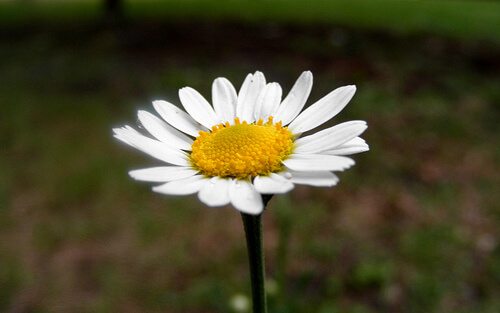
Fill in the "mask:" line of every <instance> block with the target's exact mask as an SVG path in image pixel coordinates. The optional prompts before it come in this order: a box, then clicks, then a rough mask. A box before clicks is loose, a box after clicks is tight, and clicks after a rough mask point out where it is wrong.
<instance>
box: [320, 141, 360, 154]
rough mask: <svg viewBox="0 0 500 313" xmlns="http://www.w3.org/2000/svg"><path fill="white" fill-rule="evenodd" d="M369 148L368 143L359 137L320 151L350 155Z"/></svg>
mask: <svg viewBox="0 0 500 313" xmlns="http://www.w3.org/2000/svg"><path fill="white" fill-rule="evenodd" d="M368 150H370V147H369V146H368V144H367V143H366V142H365V141H364V140H363V139H362V138H360V137H356V138H354V139H351V140H349V141H348V142H346V143H344V144H342V145H340V146H338V147H335V148H333V149H330V150H327V151H324V152H322V153H323V154H335V155H350V154H356V153H361V152H366V151H368Z"/></svg>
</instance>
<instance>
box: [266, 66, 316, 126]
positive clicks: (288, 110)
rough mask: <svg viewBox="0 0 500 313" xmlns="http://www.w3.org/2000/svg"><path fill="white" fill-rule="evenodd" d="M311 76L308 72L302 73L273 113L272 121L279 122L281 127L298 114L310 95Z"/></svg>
mask: <svg viewBox="0 0 500 313" xmlns="http://www.w3.org/2000/svg"><path fill="white" fill-rule="evenodd" d="M312 85H313V75H312V73H311V72H309V71H305V72H303V73H302V74H301V75H300V77H299V78H298V79H297V81H296V82H295V84H294V85H293V87H292V89H291V90H290V92H289V93H288V95H287V96H286V98H285V100H283V102H282V103H281V105H280V107H279V108H278V111H276V113H274V116H273V117H274V121H275V122H279V121H281V122H282V124H283V126H285V125H288V124H289V123H290V122H291V121H293V119H294V118H295V117H297V115H298V114H299V113H300V111H301V110H302V108H303V107H304V105H305V104H306V101H307V98H309V94H310V93H311V89H312Z"/></svg>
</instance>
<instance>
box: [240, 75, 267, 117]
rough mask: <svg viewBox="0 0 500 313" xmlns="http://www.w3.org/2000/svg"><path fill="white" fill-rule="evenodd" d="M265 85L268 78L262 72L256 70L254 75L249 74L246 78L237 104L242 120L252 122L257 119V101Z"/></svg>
mask: <svg viewBox="0 0 500 313" xmlns="http://www.w3.org/2000/svg"><path fill="white" fill-rule="evenodd" d="M265 85H266V78H265V77H264V74H262V73H261V72H255V74H253V75H252V74H248V75H247V77H246V78H245V81H244V82H243V85H241V89H240V92H239V94H238V103H237V105H236V116H237V117H239V118H240V121H241V122H243V121H247V123H249V124H250V123H252V122H254V121H255V119H254V111H255V102H256V101H257V97H258V96H259V94H260V92H261V90H262V88H264V86H265Z"/></svg>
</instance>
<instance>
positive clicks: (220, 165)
mask: <svg viewBox="0 0 500 313" xmlns="http://www.w3.org/2000/svg"><path fill="white" fill-rule="evenodd" d="M234 122H235V125H229V123H228V122H226V124H225V125H224V124H219V125H217V126H213V127H212V132H204V131H201V132H200V133H199V134H200V136H198V137H196V140H195V141H194V142H193V144H192V145H191V147H192V153H191V162H192V164H193V166H194V167H195V168H196V169H197V170H199V171H200V172H201V173H202V174H203V175H206V176H210V177H213V176H219V177H235V178H247V177H249V176H250V177H255V176H259V175H268V174H270V173H273V172H277V171H279V170H280V169H281V167H282V166H283V165H282V163H281V162H282V161H283V160H284V159H285V158H286V157H287V156H288V155H289V154H290V153H291V152H292V147H293V139H292V133H291V132H290V131H289V130H288V129H287V128H286V127H281V122H278V123H276V124H273V118H272V117H269V122H268V123H266V124H263V121H262V120H259V121H258V122H257V123H255V124H247V123H246V122H245V121H244V122H243V123H240V120H239V118H235V119H234Z"/></svg>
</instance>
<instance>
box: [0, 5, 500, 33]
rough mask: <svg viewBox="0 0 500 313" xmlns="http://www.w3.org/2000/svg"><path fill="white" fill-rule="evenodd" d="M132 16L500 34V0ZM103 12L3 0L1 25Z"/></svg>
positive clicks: (170, 10)
mask: <svg viewBox="0 0 500 313" xmlns="http://www.w3.org/2000/svg"><path fill="white" fill-rule="evenodd" d="M124 12H125V17H126V18H129V19H130V20H132V21H137V20H150V21H162V22H163V21H170V22H187V21H191V22H192V21H198V22H201V21H205V22H238V23H241V22H244V23H249V24H261V23H292V24H296V23H299V24H303V25H318V24H321V25H344V26H348V27H351V28H356V29H378V30H384V31H392V32H397V33H404V34H413V33H422V32H423V33H432V34H441V35H447V36H453V37H456V38H461V39H481V40H491V41H495V42H498V41H499V40H500V22H499V21H500V13H499V12H500V3H499V2H497V1H452V0H448V1H401V0H330V1H328V0H312V1H285V0H272V1H230V0H227V1H225V0H222V1H212V0H188V1H186V0H176V1H125V6H124ZM101 16H102V12H101V2H96V1H76V2H73V1H71V2H70V3H68V2H65V1H62V2H55V3H53V2H49V1H47V2H41V3H40V2H38V3H37V2H33V3H31V2H21V3H16V2H14V3H12V2H8V3H0V25H3V26H4V27H6V26H7V25H9V26H11V27H16V26H19V25H20V24H25V25H26V24H27V25H33V24H39V23H43V24H46V23H48V24H56V25H57V24H60V23H66V24H75V23H78V24H81V23H89V22H92V21H94V20H95V19H96V18H97V19H99V18H101Z"/></svg>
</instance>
